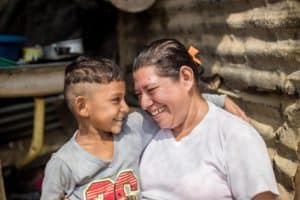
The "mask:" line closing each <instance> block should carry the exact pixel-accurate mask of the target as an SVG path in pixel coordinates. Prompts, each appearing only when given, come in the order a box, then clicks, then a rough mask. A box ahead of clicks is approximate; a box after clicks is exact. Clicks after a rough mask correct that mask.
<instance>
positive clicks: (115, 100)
mask: <svg viewBox="0 0 300 200" xmlns="http://www.w3.org/2000/svg"><path fill="white" fill-rule="evenodd" d="M120 101H121V97H116V98H113V99H112V102H114V103H119V102H120Z"/></svg>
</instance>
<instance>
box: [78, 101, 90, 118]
mask: <svg viewBox="0 0 300 200" xmlns="http://www.w3.org/2000/svg"><path fill="white" fill-rule="evenodd" d="M74 108H75V111H76V113H78V115H79V116H80V117H88V116H89V110H88V106H87V98H86V97H84V96H78V97H76V98H75V102H74Z"/></svg>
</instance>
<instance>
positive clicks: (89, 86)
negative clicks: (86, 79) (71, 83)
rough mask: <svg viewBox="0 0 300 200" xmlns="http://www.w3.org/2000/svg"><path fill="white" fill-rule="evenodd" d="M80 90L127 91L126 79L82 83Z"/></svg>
mask: <svg viewBox="0 0 300 200" xmlns="http://www.w3.org/2000/svg"><path fill="white" fill-rule="evenodd" d="M78 88H79V90H84V91H86V92H87V93H95V92H97V93H104V94H110V93H114V92H125V82H124V81H111V82H109V83H82V84H79V85H78Z"/></svg>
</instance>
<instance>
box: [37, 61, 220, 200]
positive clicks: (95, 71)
mask: <svg viewBox="0 0 300 200" xmlns="http://www.w3.org/2000/svg"><path fill="white" fill-rule="evenodd" d="M64 95H65V100H66V102H67V104H68V107H69V109H70V110H71V112H72V113H73V115H74V116H75V118H76V120H77V122H78V130H77V131H76V132H75V134H74V136H73V137H72V138H71V139H70V140H69V141H68V142H67V143H66V144H64V145H63V146H62V147H61V148H60V149H59V150H58V152H56V153H55V154H53V156H52V157H51V159H50V160H49V162H48V163H47V166H46V169H45V177H44V181H43V187H42V197H41V199H42V200H54V199H55V200H57V199H62V198H65V197H66V198H68V199H69V200H74V199H85V200H91V199H93V200H94V199H97V200H98V199H99V200H100V199H106V200H112V199H139V196H140V183H139V171H138V164H139V163H138V162H139V158H140V155H141V153H142V151H143V149H144V147H145V146H146V144H147V143H148V142H149V141H150V140H151V138H152V136H153V135H154V134H155V133H156V132H157V130H158V127H157V126H156V125H155V124H154V122H153V121H152V120H151V118H150V117H149V116H148V115H147V114H145V113H144V112H141V111H139V112H133V113H131V114H130V115H129V116H128V117H126V115H127V114H128V111H129V109H128V106H127V104H126V102H125V98H124V97H125V82H124V79H123V74H122V70H121V68H120V67H119V66H117V65H116V64H115V63H114V62H113V61H111V60H108V59H104V58H102V59H91V58H85V57H81V58H79V59H78V60H77V61H76V62H74V63H72V64H70V65H69V66H67V68H66V71H65V85H64ZM213 98H215V96H213ZM213 100H214V101H219V104H220V105H223V102H222V100H224V97H219V98H217V99H213Z"/></svg>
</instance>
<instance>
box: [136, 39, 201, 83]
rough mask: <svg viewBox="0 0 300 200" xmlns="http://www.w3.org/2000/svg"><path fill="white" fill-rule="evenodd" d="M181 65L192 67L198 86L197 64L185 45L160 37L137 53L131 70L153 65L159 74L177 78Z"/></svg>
mask: <svg viewBox="0 0 300 200" xmlns="http://www.w3.org/2000/svg"><path fill="white" fill-rule="evenodd" d="M182 65H186V66H188V67H190V68H192V70H193V72H194V76H195V82H196V85H197V87H198V84H197V83H198V80H199V73H200V72H199V71H200V69H199V64H197V63H195V62H194V61H193V58H192V57H191V56H190V54H189V53H188V51H187V49H186V48H185V46H184V45H183V44H182V43H180V42H179V41H177V40H175V39H160V40H156V41H154V42H152V43H150V44H149V45H148V46H146V47H145V48H144V49H143V50H142V51H141V52H140V53H139V55H138V56H137V57H136V58H135V60H134V63H133V72H135V71H136V70H138V69H139V68H142V67H147V66H154V67H155V68H156V69H157V72H158V74H159V75H160V76H164V77H171V78H174V79H175V80H178V78H179V70H180V67H181V66H182Z"/></svg>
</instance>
